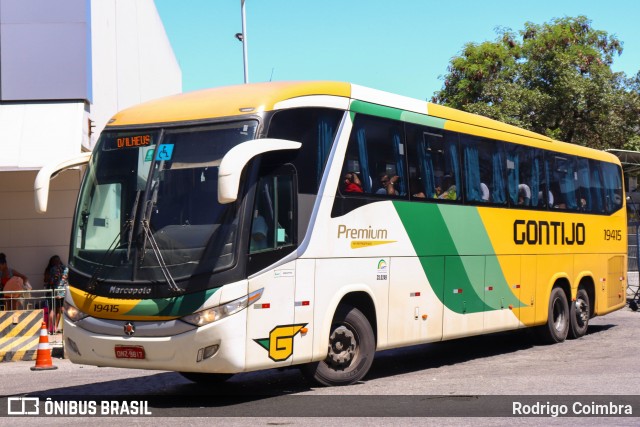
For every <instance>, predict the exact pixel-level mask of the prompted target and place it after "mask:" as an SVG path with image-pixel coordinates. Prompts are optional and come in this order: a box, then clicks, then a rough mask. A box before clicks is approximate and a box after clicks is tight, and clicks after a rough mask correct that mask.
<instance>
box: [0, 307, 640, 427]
mask: <svg viewBox="0 0 640 427" xmlns="http://www.w3.org/2000/svg"><path fill="white" fill-rule="evenodd" d="M639 326H640V312H632V311H631V310H629V309H628V308H625V309H624V310H620V311H618V312H615V313H612V314H609V315H607V316H604V317H599V318H595V319H592V322H591V327H590V331H589V333H588V334H587V335H586V336H585V337H583V338H582V339H579V340H571V341H566V342H564V343H562V344H556V345H551V346H537V345H534V344H532V341H531V337H530V335H529V334H528V333H526V332H516V333H502V334H494V335H490V336H482V337H473V338H467V339H462V340H456V341H451V342H445V343H438V344H429V345H420V346H414V347H410V348H406V349H400V350H390V351H385V352H380V353H379V354H378V355H377V357H376V360H375V361H374V365H373V367H372V370H371V372H370V374H369V375H368V376H367V377H366V378H365V381H363V382H361V383H359V384H355V385H353V386H349V387H342V388H323V387H316V386H315V385H314V384H311V383H308V382H307V381H305V380H304V378H303V377H302V376H301V375H300V373H299V371H298V370H295V369H291V370H285V371H280V370H268V371H262V372H257V373H247V374H240V375H237V376H235V377H234V378H232V379H231V380H230V381H229V382H228V383H227V384H225V385H223V386H199V385H196V384H193V383H190V382H189V381H187V380H185V379H183V378H182V377H181V376H180V375H179V374H176V373H172V372H160V371H137V370H125V369H116V368H98V367H92V366H82V365H73V364H71V363H69V361H67V360H63V359H58V358H54V364H55V365H56V366H57V367H58V369H57V370H52V371H45V372H33V371H31V370H30V367H31V366H33V363H31V362H13V363H4V364H0V375H1V378H2V380H1V381H0V411H2V412H4V411H5V407H6V406H5V405H6V398H5V399H3V398H2V396H21V395H31V396H34V395H38V396H43V397H47V396H48V397H53V398H56V397H60V396H66V397H67V398H69V397H73V396H82V397H85V398H87V397H89V398H95V399H101V398H109V397H110V396H116V397H126V398H127V399H132V400H135V399H140V400H153V399H155V403H154V406H153V407H152V408H151V410H152V412H153V413H154V415H161V416H162V417H163V418H157V417H152V418H117V419H114V418H96V419H92V420H91V424H92V425H94V426H103V425H104V426H107V425H109V426H113V425H114V423H116V422H117V423H118V424H124V425H127V426H129V425H159V426H169V425H171V426H172V427H173V426H174V425H175V423H176V421H177V422H179V423H184V422H188V423H189V424H190V425H249V424H251V425H300V426H305V427H306V426H308V425H310V426H311V425H323V426H324V425H329V424H338V423H339V424H343V423H349V424H353V425H396V424H397V425H505V426H506V425H574V424H576V423H580V424H583V425H640V419H639V418H637V417H638V414H637V413H634V416H635V418H580V419H576V418H561V419H555V418H499V417H484V418H456V417H455V415H456V414H455V413H453V411H454V410H455V408H456V407H458V408H462V409H461V410H462V411H463V414H466V415H474V414H478V413H486V412H487V411H489V413H490V412H491V410H492V408H494V407H495V406H496V405H501V404H504V403H505V401H506V402H507V403H508V404H509V405H511V404H512V401H513V400H514V399H516V398H522V399H525V398H526V396H532V395H533V398H535V399H538V400H540V401H541V402H542V403H545V402H550V403H551V404H556V403H563V402H565V400H566V399H569V401H571V402H574V401H578V400H579V401H587V403H588V401H593V400H598V401H599V400H600V399H604V400H609V401H612V402H614V403H627V402H630V403H631V404H632V405H634V406H633V409H634V411H637V412H640V396H638V395H640V393H639V391H640V370H639V369H638V357H639V356H640V336H639V335H638V330H639V329H638V327H639ZM500 396H503V397H500ZM451 408H454V409H451ZM469 408H471V409H469ZM429 410H443V411H445V414H446V415H447V416H446V417H441V418H428V417H417V416H416V415H424V414H425V411H429ZM447 411H450V412H447ZM464 411H466V412H464ZM473 411H475V412H473ZM2 412H0V413H2ZM400 412H401V413H400ZM5 413H6V412H5ZM194 415H195V417H193V416H194ZM286 415H293V416H286ZM372 415H375V417H372ZM385 415H387V416H385ZM389 415H391V417H390V416H389ZM412 415H413V416H412ZM177 416H180V417H189V418H173V419H172V418H171V417H177ZM247 417H251V418H247ZM33 421H34V420H33V419H32V420H30V421H29V420H27V419H24V418H12V419H11V425H12V426H13V425H15V426H19V425H33ZM37 421H38V422H45V421H46V423H47V426H51V425H63V424H64V425H68V424H75V423H78V424H86V423H87V420H86V419H84V420H81V419H78V418H74V419H65V418H49V419H46V420H44V419H37Z"/></svg>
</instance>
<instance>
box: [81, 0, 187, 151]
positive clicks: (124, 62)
mask: <svg viewBox="0 0 640 427" xmlns="http://www.w3.org/2000/svg"><path fill="white" fill-rule="evenodd" d="M91 16H92V21H91V22H92V23H91V27H92V30H93V32H92V50H93V82H94V87H93V96H94V103H93V105H92V107H91V118H92V120H93V121H94V123H95V129H94V130H95V132H96V133H99V132H101V131H102V129H103V128H104V126H105V125H106V124H107V122H108V121H109V119H110V118H111V117H112V116H113V115H114V114H115V113H116V112H117V111H120V110H123V109H125V108H127V107H130V106H132V105H136V104H139V103H141V102H144V101H148V100H151V99H154V98H159V97H162V96H167V95H173V94H176V93H180V92H182V72H181V70H180V66H179V65H178V61H177V59H176V58H175V55H174V53H173V50H172V49H171V44H170V43H169V39H168V38H167V35H166V33H165V31H164V26H163V25H162V21H161V20H160V16H159V15H158V12H157V10H156V7H155V4H154V3H153V0H135V1H132V0H94V1H93V2H92V4H91ZM96 136H97V135H96V134H94V135H93V136H92V138H91V144H92V145H91V147H93V145H94V144H95V142H96V141H97V138H96ZM91 147H88V148H91Z"/></svg>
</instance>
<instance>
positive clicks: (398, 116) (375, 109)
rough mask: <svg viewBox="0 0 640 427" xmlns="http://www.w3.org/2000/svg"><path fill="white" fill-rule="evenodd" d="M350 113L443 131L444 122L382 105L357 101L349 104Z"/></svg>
mask: <svg viewBox="0 0 640 427" xmlns="http://www.w3.org/2000/svg"><path fill="white" fill-rule="evenodd" d="M351 111H352V112H356V113H362V114H369V115H371V116H378V117H384V118H387V119H393V120H400V121H403V122H407V123H415V124H418V125H425V126H431V127H434V128H438V129H444V123H445V121H446V120H444V119H440V118H437V117H431V116H427V115H426V114H419V113H415V112H413V111H405V110H401V109H398V108H392V107H386V106H384V105H378V104H372V103H370V102H364V101H358V100H354V101H352V102H351ZM352 119H353V117H352Z"/></svg>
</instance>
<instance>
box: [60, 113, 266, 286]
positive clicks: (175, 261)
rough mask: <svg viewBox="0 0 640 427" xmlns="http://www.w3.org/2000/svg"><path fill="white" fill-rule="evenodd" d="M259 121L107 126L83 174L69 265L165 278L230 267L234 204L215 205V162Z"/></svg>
mask: <svg viewBox="0 0 640 427" xmlns="http://www.w3.org/2000/svg"><path fill="white" fill-rule="evenodd" d="M257 126H258V122H257V121H243V122H234V123H229V124H223V125H215V126H202V127H191V128H189V129H165V130H151V131H145V130H141V131H139V130H135V131H130V130H127V131H105V132H103V134H102V136H101V138H100V141H99V142H98V145H97V147H96V149H95V150H94V155H93V159H92V162H91V164H90V165H89V170H88V171H87V174H86V176H85V179H84V182H83V185H82V188H81V191H80V198H79V201H78V205H77V211H76V216H75V218H76V219H75V223H74V230H73V241H72V256H71V259H70V265H71V266H74V267H75V268H76V269H77V270H79V271H82V272H84V273H85V274H88V275H92V276H93V277H92V279H93V280H97V279H100V280H101V281H104V280H109V281H111V280H115V281H132V280H133V281H136V280H144V281H152V282H154V281H157V282H165V281H166V280H167V274H168V275H169V276H171V278H172V279H176V280H179V279H181V278H185V277H188V276H190V275H193V274H198V273H205V272H206V273H211V272H212V271H220V270H224V269H227V268H230V267H231V266H232V265H233V263H234V259H235V255H234V253H235V249H236V234H237V233H236V230H237V212H238V209H237V203H231V204H227V205H222V204H220V203H218V197H217V185H218V167H219V165H220V161H221V159H222V157H223V156H224V155H225V154H226V153H227V152H228V151H229V150H230V149H231V148H232V147H234V146H236V145H238V144H240V143H242V142H244V141H248V140H250V139H254V138H255V134H256V129H257Z"/></svg>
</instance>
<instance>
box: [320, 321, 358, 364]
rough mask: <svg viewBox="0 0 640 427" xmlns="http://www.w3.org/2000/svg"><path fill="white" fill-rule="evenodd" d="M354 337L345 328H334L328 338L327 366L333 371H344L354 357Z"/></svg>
mask: <svg viewBox="0 0 640 427" xmlns="http://www.w3.org/2000/svg"><path fill="white" fill-rule="evenodd" d="M356 347H357V345H356V337H355V335H354V334H353V332H352V331H350V330H349V329H348V328H347V327H345V326H339V327H338V328H336V329H335V330H334V331H333V333H332V334H331V336H330V337H329V354H328V356H327V364H328V365H329V366H331V367H332V368H334V369H344V368H346V367H347V366H349V365H350V364H351V362H352V361H353V359H354V357H355V355H356Z"/></svg>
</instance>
